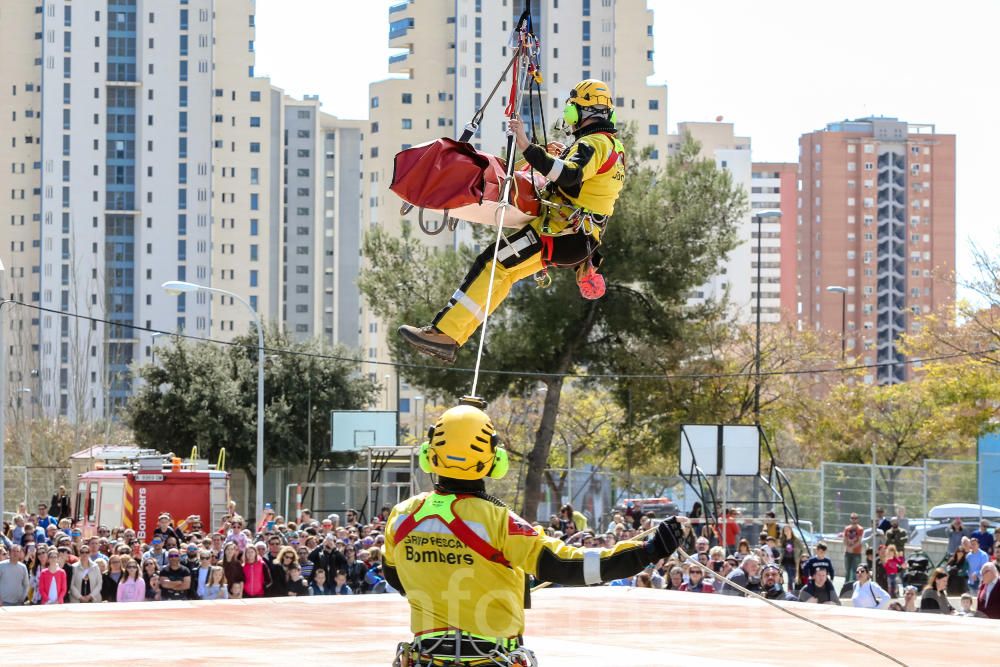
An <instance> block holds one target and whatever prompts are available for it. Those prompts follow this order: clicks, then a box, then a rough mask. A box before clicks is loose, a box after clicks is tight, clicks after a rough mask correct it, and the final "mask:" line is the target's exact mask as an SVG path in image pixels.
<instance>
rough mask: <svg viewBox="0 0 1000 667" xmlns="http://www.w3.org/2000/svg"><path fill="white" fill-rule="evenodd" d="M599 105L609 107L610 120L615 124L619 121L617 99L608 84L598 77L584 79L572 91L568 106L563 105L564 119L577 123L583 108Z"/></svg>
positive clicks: (570, 123) (567, 122)
mask: <svg viewBox="0 0 1000 667" xmlns="http://www.w3.org/2000/svg"><path fill="white" fill-rule="evenodd" d="M598 106H599V107H604V108H607V112H606V113H607V117H608V120H610V121H611V122H612V123H613V124H617V123H618V113H617V112H616V111H615V101H614V98H613V97H612V96H611V89H610V88H609V87H608V84H606V83H604V82H603V81H600V80H598V79H584V80H583V81H581V82H580V83H578V84H576V86H574V87H573V90H571V91H570V93H569V99H568V100H566V106H565V107H563V119H564V120H565V121H566V124H567V125H577V124H579V122H580V120H581V118H580V110H581V109H584V108H588V107H598ZM594 113H595V114H596V113H598V111H597V110H596V109H595V110H594ZM601 113H604V112H601Z"/></svg>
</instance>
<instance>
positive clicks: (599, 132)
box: [524, 123, 625, 241]
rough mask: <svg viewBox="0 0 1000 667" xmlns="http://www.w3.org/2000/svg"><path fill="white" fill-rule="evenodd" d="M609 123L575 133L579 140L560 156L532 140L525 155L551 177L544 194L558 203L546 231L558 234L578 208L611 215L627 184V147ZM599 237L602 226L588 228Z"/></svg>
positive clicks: (548, 221)
mask: <svg viewBox="0 0 1000 667" xmlns="http://www.w3.org/2000/svg"><path fill="white" fill-rule="evenodd" d="M614 132H615V128H614V126H613V125H611V124H610V123H598V124H595V125H591V126H588V127H585V128H584V129H582V130H580V131H579V132H578V133H576V141H575V142H573V144H572V145H570V146H569V148H567V149H566V150H565V151H563V153H562V155H560V156H559V157H558V158H556V157H553V156H551V155H549V154H548V153H547V152H546V151H545V149H544V148H543V147H541V146H538V145H537V144H532V145H531V146H528V147H527V148H526V149H525V150H524V159H525V160H526V161H527V162H528V164H530V165H531V166H532V167H533V168H534V169H535V170H536V171H538V172H539V173H541V174H542V175H544V176H545V178H546V179H548V180H549V182H550V185H549V187H548V188H547V193H546V195H544V198H545V199H546V200H547V201H550V202H552V203H556V204H559V205H560V206H559V208H558V209H555V210H553V209H547V211H546V213H547V218H546V223H547V227H548V230H547V233H551V234H552V235H557V234H559V233H560V232H562V231H563V230H564V229H565V228H566V227H567V226H568V225H569V224H571V223H570V222H569V221H568V217H569V215H570V214H571V213H572V212H573V211H574V210H576V209H582V210H583V211H584V212H589V213H596V214H597V215H599V216H610V215H611V214H612V213H614V211H615V202H616V201H617V200H618V195H619V194H620V193H621V191H622V188H623V187H624V186H625V147H624V146H623V145H622V143H621V142H620V141H619V140H618V138H617V137H615V136H614ZM586 231H588V233H591V234H592V235H593V236H594V238H595V240H597V241H600V234H601V229H600V228H597V229H596V231H591V230H589V229H588V230H586Z"/></svg>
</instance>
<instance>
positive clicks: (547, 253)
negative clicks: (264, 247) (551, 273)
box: [538, 234, 555, 268]
mask: <svg viewBox="0 0 1000 667" xmlns="http://www.w3.org/2000/svg"><path fill="white" fill-rule="evenodd" d="M538 238H539V239H540V240H541V243H542V268H545V267H546V266H548V265H549V263H550V262H552V253H554V252H555V242H554V241H553V239H554V238H555V237H553V236H548V235H546V234H539V236H538Z"/></svg>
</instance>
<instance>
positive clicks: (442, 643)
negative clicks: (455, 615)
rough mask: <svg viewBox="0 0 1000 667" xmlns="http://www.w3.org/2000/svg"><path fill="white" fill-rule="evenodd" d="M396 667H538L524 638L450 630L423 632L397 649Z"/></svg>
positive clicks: (399, 645)
mask: <svg viewBox="0 0 1000 667" xmlns="http://www.w3.org/2000/svg"><path fill="white" fill-rule="evenodd" d="M392 665H393V667H480V666H484V667H485V666H489V665H493V666H496V667H538V660H537V659H536V658H535V654H534V653H533V652H532V651H531V650H529V649H526V648H525V647H523V646H521V638H520V637H517V638H514V639H500V638H491V637H478V636H476V635H472V634H469V633H467V632H462V631H461V630H458V629H454V628H448V629H445V630H438V631H428V632H424V633H420V634H418V635H417V636H415V637H414V638H413V641H412V642H400V643H399V644H398V645H397V646H396V659H395V660H393V662H392Z"/></svg>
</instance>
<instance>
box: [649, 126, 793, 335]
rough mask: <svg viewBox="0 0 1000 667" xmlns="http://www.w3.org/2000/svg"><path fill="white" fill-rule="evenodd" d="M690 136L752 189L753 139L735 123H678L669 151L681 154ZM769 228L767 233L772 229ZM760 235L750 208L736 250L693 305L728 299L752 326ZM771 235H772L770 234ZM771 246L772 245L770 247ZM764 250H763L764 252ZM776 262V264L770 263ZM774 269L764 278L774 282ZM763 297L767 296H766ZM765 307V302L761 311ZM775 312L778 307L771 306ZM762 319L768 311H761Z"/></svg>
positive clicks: (733, 311) (691, 298) (696, 293)
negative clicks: (742, 134)
mask: <svg viewBox="0 0 1000 667" xmlns="http://www.w3.org/2000/svg"><path fill="white" fill-rule="evenodd" d="M687 136H690V137H691V138H692V139H694V140H695V141H697V142H698V143H699V144H700V145H701V156H702V157H704V158H707V159H712V160H715V164H716V166H717V167H719V168H720V169H725V170H726V171H728V172H729V174H730V175H731V176H732V180H733V184H734V185H736V186H737V187H741V188H743V189H744V190H745V191H746V192H747V193H749V192H750V188H751V180H752V179H751V175H752V172H753V166H752V165H753V162H752V159H751V157H750V137H739V136H736V133H735V130H734V127H733V124H732V123H722V122H715V123H701V122H699V123H678V124H677V134H672V135H669V136H668V137H666V140H667V150H668V151H669V152H670V153H671V154H674V153H676V152H677V151H678V150H680V148H681V146H682V145H683V143H684V141H685V138H686V137H687ZM765 227H766V231H767V230H769V228H767V226H766V225H765ZM755 233H756V229H755V225H754V218H753V215H752V213H751V209H750V208H749V207H748V209H747V212H746V214H745V215H744V216H743V218H742V219H741V220H740V221H739V223H738V224H737V227H736V247H735V248H733V249H732V250H730V251H729V254H727V255H726V258H725V260H723V261H722V262H721V264H720V266H719V271H718V273H716V274H715V275H714V276H713V277H712V278H710V279H709V280H708V281H707V282H706V283H705V284H704V285H701V286H700V287H698V288H696V289H694V290H692V292H691V293H690V294H689V295H688V300H687V302H688V304H689V305H692V306H694V305H698V304H700V303H704V302H706V301H709V300H711V301H721V300H722V299H728V303H729V308H730V313H731V315H732V316H733V317H734V318H735V319H736V320H738V321H740V322H752V321H754V317H755V314H756V311H755V310H754V308H756V303H755V302H754V300H753V299H752V298H751V297H752V296H755V289H754V287H753V285H754V283H753V282H752V281H754V280H756V264H755V262H756V256H755V255H754V252H755V250H756V248H755V247H754V245H753V242H754V241H755V237H754V234H755ZM768 233H770V232H768ZM766 245H768V244H766ZM762 250H763V248H762ZM768 261H769V262H770V261H773V260H768ZM772 273H773V271H771V270H770V269H769V270H768V271H767V272H762V278H764V277H767V278H768V279H770V278H772V277H773V276H772ZM762 296H763V294H762ZM764 306H765V304H764V303H763V302H762V304H761V307H762V308H763V307H764ZM767 308H768V309H769V311H770V309H772V308H774V305H773V304H771V303H768V304H767ZM761 312H762V315H763V313H764V312H765V311H763V310H762V311H761ZM762 319H763V320H764V321H771V320H772V319H774V320H775V321H776V320H777V316H776V315H775V314H774V313H771V312H768V317H762Z"/></svg>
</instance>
